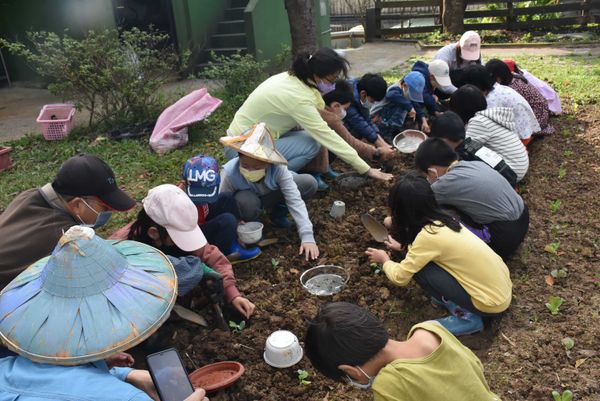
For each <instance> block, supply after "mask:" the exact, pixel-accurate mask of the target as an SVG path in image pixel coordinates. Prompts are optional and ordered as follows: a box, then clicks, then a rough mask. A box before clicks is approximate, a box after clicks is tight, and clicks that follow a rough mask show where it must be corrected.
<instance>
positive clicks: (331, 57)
mask: <svg viewBox="0 0 600 401" xmlns="http://www.w3.org/2000/svg"><path fill="white" fill-rule="evenodd" d="M349 66H350V64H349V63H348V60H346V59H345V58H344V57H342V56H341V55H339V54H338V53H337V52H336V51H335V50H332V49H330V48H328V47H323V48H321V49H319V50H317V51H316V52H314V53H313V54H308V53H300V54H298V55H297V56H296V58H295V59H294V62H293V63H292V68H291V69H290V70H289V74H290V75H293V76H295V77H297V78H298V79H299V80H301V81H302V82H304V83H305V84H306V85H308V86H312V87H314V86H315V84H314V83H313V82H312V81H313V77H314V76H315V75H316V76H317V77H319V78H325V77H327V76H329V75H333V74H340V76H339V77H337V78H342V79H343V78H347V77H348V68H349Z"/></svg>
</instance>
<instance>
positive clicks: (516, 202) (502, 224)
mask: <svg viewBox="0 0 600 401" xmlns="http://www.w3.org/2000/svg"><path fill="white" fill-rule="evenodd" d="M415 165H416V166H417V168H418V169H419V170H420V171H421V172H423V173H424V174H425V175H426V176H427V180H428V181H429V182H431V183H432V184H431V189H432V190H433V193H434V194H435V199H436V201H437V203H438V204H440V205H442V206H450V207H452V208H454V209H455V210H457V211H458V212H459V214H460V215H461V217H466V218H467V220H466V221H467V222H470V221H472V222H474V223H475V224H476V225H482V226H484V227H487V228H488V229H489V233H490V236H491V238H490V242H489V244H488V245H489V246H490V248H492V249H493V250H494V252H496V253H497V254H498V255H500V256H501V257H502V258H503V259H506V258H508V257H509V256H510V255H511V254H513V253H514V251H515V250H516V249H517V248H518V246H519V245H520V244H521V242H523V239H524V238H525V235H526V234H527V229H528V228H529V211H528V209H527V205H526V204H525V202H524V201H523V199H522V198H521V196H519V194H518V193H517V192H516V191H515V190H514V189H513V188H512V187H511V186H510V184H509V183H508V182H507V181H506V180H505V179H504V178H503V177H502V176H501V175H500V174H498V172H497V171H494V170H493V169H492V168H491V167H490V166H488V165H487V164H485V163H484V162H481V161H464V160H463V161H458V155H457V154H456V153H455V152H454V151H453V150H452V148H450V146H448V145H447V144H446V143H445V142H444V141H443V140H442V139H440V138H429V139H427V140H426V141H425V142H423V143H422V144H421V145H420V146H419V148H418V149H417V152H416V153H415ZM469 225H471V224H469Z"/></svg>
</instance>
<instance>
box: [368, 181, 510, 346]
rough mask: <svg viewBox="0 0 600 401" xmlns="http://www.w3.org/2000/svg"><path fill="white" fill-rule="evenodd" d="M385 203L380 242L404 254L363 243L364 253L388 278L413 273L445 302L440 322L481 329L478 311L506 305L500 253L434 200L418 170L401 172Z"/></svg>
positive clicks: (451, 327) (402, 280) (402, 279)
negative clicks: (387, 224)
mask: <svg viewBox="0 0 600 401" xmlns="http://www.w3.org/2000/svg"><path fill="white" fill-rule="evenodd" d="M389 207H390V209H391V211H392V219H391V220H392V236H390V237H389V239H388V241H386V245H387V247H388V248H389V249H391V250H394V251H400V250H401V249H403V248H405V249H407V254H406V257H405V258H404V260H403V261H402V262H400V263H397V262H394V261H392V260H391V259H390V256H389V254H388V253H387V252H386V251H383V250H379V249H373V248H368V249H367V251H366V254H367V255H368V256H369V260H370V261H371V262H374V263H382V264H383V271H384V272H385V274H386V276H387V277H388V279H389V280H391V281H392V282H393V283H394V284H396V285H399V286H406V285H407V284H408V283H409V282H410V280H411V279H412V278H413V277H414V279H415V281H416V282H417V283H418V284H419V285H420V286H421V287H422V288H423V290H425V291H426V292H427V293H428V294H429V295H431V296H432V297H433V300H434V302H435V303H438V304H441V305H443V306H444V307H446V308H447V309H448V311H449V312H450V313H451V316H449V317H446V318H443V319H437V320H438V321H439V322H440V323H441V324H442V326H444V327H445V328H446V329H448V331H450V332H451V333H452V334H454V335H455V336H460V335H465V334H472V333H477V332H479V331H481V330H483V321H482V319H481V317H482V316H489V317H491V316H497V315H499V314H500V313H502V312H503V311H504V310H506V309H507V308H508V306H509V305H510V301H511V296H512V283H511V281H510V276H509V272H508V268H507V266H506V265H505V264H504V262H503V261H502V258H500V256H498V255H496V254H495V253H494V251H492V249H491V248H490V247H488V246H487V245H486V244H485V243H484V242H483V241H482V240H480V239H479V238H478V237H477V236H475V234H473V233H471V232H470V231H469V230H467V229H466V228H464V227H463V226H462V225H461V224H460V223H459V222H458V221H457V220H455V219H454V218H453V217H451V216H450V215H449V214H447V213H446V212H444V211H443V210H442V209H441V208H440V207H439V206H438V204H437V202H436V201H435V196H434V194H433V191H432V190H431V186H430V185H429V182H427V180H426V179H425V177H424V176H423V175H421V174H419V173H416V172H415V173H411V174H408V175H406V176H405V177H403V178H402V179H401V180H400V182H398V183H397V184H396V185H395V186H394V187H393V188H392V190H391V192H390V197H389ZM392 237H393V238H392ZM396 240H397V241H396Z"/></svg>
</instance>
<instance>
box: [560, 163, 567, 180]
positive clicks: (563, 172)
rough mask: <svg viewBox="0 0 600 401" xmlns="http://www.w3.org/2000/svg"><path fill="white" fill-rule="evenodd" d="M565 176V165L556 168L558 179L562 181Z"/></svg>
mask: <svg viewBox="0 0 600 401" xmlns="http://www.w3.org/2000/svg"><path fill="white" fill-rule="evenodd" d="M566 176H567V166H565V164H564V163H563V164H561V165H560V167H559V168H558V178H559V179H561V180H562V179H563V178H565V177H566Z"/></svg>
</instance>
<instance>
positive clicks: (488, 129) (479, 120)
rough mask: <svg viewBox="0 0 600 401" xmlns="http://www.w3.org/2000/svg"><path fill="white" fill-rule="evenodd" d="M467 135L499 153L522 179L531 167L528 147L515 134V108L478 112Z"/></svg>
mask: <svg viewBox="0 0 600 401" xmlns="http://www.w3.org/2000/svg"><path fill="white" fill-rule="evenodd" d="M466 130H467V136H468V137H470V138H472V139H474V140H476V141H478V142H480V143H482V144H483V145H484V146H487V147H488V148H490V149H491V150H493V151H495V152H496V153H498V154H499V155H500V156H501V157H502V158H503V159H504V161H505V162H506V164H508V166H509V167H510V168H511V169H513V171H514V172H515V174H516V175H517V180H518V181H521V179H523V177H524V176H525V174H526V173H527V169H528V168H529V156H528V155H527V149H525V146H524V145H523V143H522V142H521V141H520V140H519V137H518V136H517V135H516V134H515V132H514V130H515V123H514V121H513V110H512V109H511V108H508V107H495V108H490V109H486V110H482V111H479V112H477V114H475V116H474V117H473V118H471V119H470V120H469V123H468V124H467V127H466Z"/></svg>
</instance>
